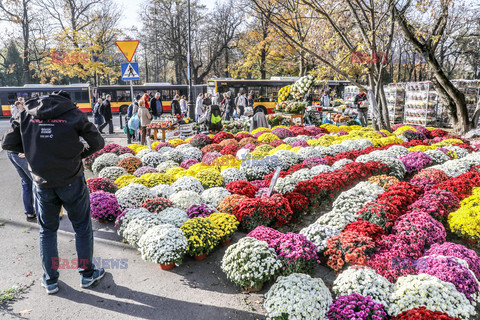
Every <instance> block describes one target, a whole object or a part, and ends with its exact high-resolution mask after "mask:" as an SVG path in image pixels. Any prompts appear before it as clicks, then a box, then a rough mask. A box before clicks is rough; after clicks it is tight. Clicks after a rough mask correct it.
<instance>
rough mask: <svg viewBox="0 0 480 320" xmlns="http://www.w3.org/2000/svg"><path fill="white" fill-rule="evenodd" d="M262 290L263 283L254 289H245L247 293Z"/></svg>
mask: <svg viewBox="0 0 480 320" xmlns="http://www.w3.org/2000/svg"><path fill="white" fill-rule="evenodd" d="M262 288H263V283H261V284H259V285H258V286H256V287H255V288H252V287H250V286H248V287H247V289H248V291H249V292H258V291H260V290H262Z"/></svg>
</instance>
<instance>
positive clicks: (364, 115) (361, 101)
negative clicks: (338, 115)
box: [353, 89, 369, 127]
mask: <svg viewBox="0 0 480 320" xmlns="http://www.w3.org/2000/svg"><path fill="white" fill-rule="evenodd" d="M353 105H354V107H356V108H357V111H358V119H359V120H360V123H361V124H362V127H366V126H368V107H369V103H368V99H367V94H366V93H365V90H363V89H362V90H360V93H359V94H358V95H357V96H356V97H355V101H354V102H353Z"/></svg>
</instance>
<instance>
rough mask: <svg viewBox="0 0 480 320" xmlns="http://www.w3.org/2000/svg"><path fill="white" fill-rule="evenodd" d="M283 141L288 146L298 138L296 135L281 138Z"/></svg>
mask: <svg viewBox="0 0 480 320" xmlns="http://www.w3.org/2000/svg"><path fill="white" fill-rule="evenodd" d="M283 141H284V142H285V143H286V144H288V145H289V146H291V145H292V144H293V143H294V142H297V141H298V139H297V137H287V138H285V139H283Z"/></svg>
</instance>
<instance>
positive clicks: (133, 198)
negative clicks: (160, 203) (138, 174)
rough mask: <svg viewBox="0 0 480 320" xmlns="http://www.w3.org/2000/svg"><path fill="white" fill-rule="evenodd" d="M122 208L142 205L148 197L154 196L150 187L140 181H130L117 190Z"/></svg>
mask: <svg viewBox="0 0 480 320" xmlns="http://www.w3.org/2000/svg"><path fill="white" fill-rule="evenodd" d="M115 197H117V200H118V205H119V206H120V209H122V210H125V209H127V208H135V207H141V206H142V204H143V203H144V202H145V200H147V199H151V198H154V196H153V194H152V192H151V191H150V189H148V188H147V187H146V186H144V185H141V184H138V183H130V184H129V185H128V186H125V187H123V188H121V189H119V190H118V191H117V192H115Z"/></svg>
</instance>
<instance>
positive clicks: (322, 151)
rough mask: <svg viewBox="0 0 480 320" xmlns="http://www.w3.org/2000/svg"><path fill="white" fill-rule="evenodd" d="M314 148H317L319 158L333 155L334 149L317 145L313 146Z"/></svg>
mask: <svg viewBox="0 0 480 320" xmlns="http://www.w3.org/2000/svg"><path fill="white" fill-rule="evenodd" d="M315 150H317V151H318V152H319V153H320V157H321V158H324V157H326V156H334V155H335V150H334V149H332V148H329V147H325V146H321V145H319V146H316V147H315Z"/></svg>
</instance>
